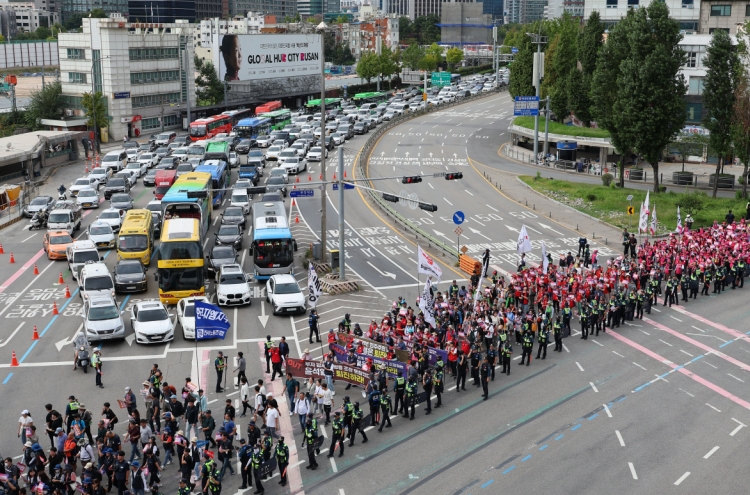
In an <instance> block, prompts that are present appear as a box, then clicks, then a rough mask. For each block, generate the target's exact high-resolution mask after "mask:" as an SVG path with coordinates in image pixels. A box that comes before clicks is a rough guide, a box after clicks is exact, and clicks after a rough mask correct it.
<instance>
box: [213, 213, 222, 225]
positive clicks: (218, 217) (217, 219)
mask: <svg viewBox="0 0 750 495" xmlns="http://www.w3.org/2000/svg"><path fill="white" fill-rule="evenodd" d="M220 218H221V216H219V215H216V218H214V223H213V224H214V225H216V222H218V221H219V219H220Z"/></svg>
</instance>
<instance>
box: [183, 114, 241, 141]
mask: <svg viewBox="0 0 750 495" xmlns="http://www.w3.org/2000/svg"><path fill="white" fill-rule="evenodd" d="M188 132H189V133H190V140H191V141H202V140H204V139H211V138H212V137H214V136H216V135H217V134H219V133H222V132H226V133H227V134H229V133H230V132H232V117H231V116H230V115H214V116H212V117H206V118H204V119H197V120H194V121H193V122H191V123H190V128H189V129H188Z"/></svg>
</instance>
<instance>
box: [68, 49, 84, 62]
mask: <svg viewBox="0 0 750 495" xmlns="http://www.w3.org/2000/svg"><path fill="white" fill-rule="evenodd" d="M68 58H72V59H74V60H84V59H85V58H86V51H85V50H82V49H80V48H68Z"/></svg>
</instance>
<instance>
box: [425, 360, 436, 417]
mask: <svg viewBox="0 0 750 495" xmlns="http://www.w3.org/2000/svg"><path fill="white" fill-rule="evenodd" d="M433 385H434V382H433V380H432V370H430V369H429V368H428V369H426V370H425V372H424V376H423V377H422V388H424V392H425V395H426V396H427V410H426V411H425V415H427V414H430V413H431V412H432V399H431V398H430V397H432V388H433Z"/></svg>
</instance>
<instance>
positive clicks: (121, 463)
mask: <svg viewBox="0 0 750 495" xmlns="http://www.w3.org/2000/svg"><path fill="white" fill-rule="evenodd" d="M129 475H130V464H128V461H126V460H125V452H124V451H122V450H121V451H119V452H118V453H117V459H116V460H115V464H114V467H113V474H112V476H113V477H114V480H115V486H116V487H117V495H124V493H125V490H126V489H127V483H128V476H129Z"/></svg>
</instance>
